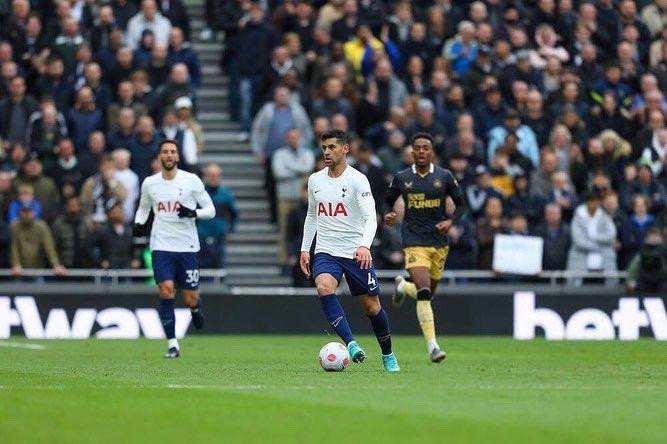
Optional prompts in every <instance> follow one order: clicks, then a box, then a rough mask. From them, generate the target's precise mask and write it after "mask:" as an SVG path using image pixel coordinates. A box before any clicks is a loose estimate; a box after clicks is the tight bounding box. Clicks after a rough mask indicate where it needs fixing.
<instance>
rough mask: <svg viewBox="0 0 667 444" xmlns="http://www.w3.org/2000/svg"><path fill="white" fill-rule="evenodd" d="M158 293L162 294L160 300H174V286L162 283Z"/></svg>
mask: <svg viewBox="0 0 667 444" xmlns="http://www.w3.org/2000/svg"><path fill="white" fill-rule="evenodd" d="M158 291H159V293H160V298H162V299H173V298H174V284H173V283H166V282H160V283H159V284H158Z"/></svg>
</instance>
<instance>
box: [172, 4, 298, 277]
mask: <svg viewBox="0 0 667 444" xmlns="http://www.w3.org/2000/svg"><path fill="white" fill-rule="evenodd" d="M230 1H231V0H230ZM184 2H185V5H186V7H187V10H188V13H189V15H190V24H191V30H192V39H193V46H194V49H196V50H197V51H198V52H199V59H200V62H201V64H202V71H203V76H202V87H201V88H200V90H199V96H198V97H199V115H198V119H199V122H200V123H201V124H202V126H203V128H204V134H205V138H206V144H205V147H204V152H203V153H202V154H201V156H200V158H199V163H200V165H201V166H203V165H204V164H206V163H209V162H215V163H217V164H219V165H220V166H221V167H222V170H223V180H222V182H223V185H224V186H226V187H228V188H229V189H231V191H232V193H233V194H234V197H235V198H236V201H237V203H238V207H239V213H240V219H239V224H238V226H237V230H236V233H234V234H232V235H231V236H230V238H229V241H228V243H227V272H228V277H227V279H226V283H227V284H228V285H230V286H242V285H249V286H285V285H289V284H290V282H291V280H290V279H289V278H287V277H283V276H282V275H281V267H280V264H279V263H278V233H277V231H276V227H275V225H273V224H272V223H271V222H270V221H269V203H268V199H267V196H266V192H265V190H264V186H263V180H264V179H263V177H264V170H263V167H262V165H260V164H259V162H258V161H257V159H256V158H255V157H254V155H253V154H252V151H251V149H250V145H249V144H248V143H239V142H238V141H237V135H238V132H239V130H240V126H239V124H238V123H236V122H234V121H232V120H231V119H230V117H229V101H228V91H227V77H226V76H225V75H224V73H221V72H220V58H221V55H222V49H223V47H224V41H223V39H222V36H220V37H219V39H218V40H216V41H210V42H202V41H199V38H198V37H199V32H200V31H201V30H202V29H203V28H204V26H205V23H206V22H205V20H204V17H205V14H206V10H205V7H204V2H203V0H184Z"/></svg>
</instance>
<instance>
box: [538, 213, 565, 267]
mask: <svg viewBox="0 0 667 444" xmlns="http://www.w3.org/2000/svg"><path fill="white" fill-rule="evenodd" d="M544 219H545V222H544V224H542V225H540V226H539V227H537V229H535V231H534V233H533V234H534V235H535V236H539V237H541V238H542V239H543V240H544V244H543V247H542V251H543V253H542V269H544V270H564V269H565V267H566V265H567V254H568V251H569V250H570V244H571V243H572V238H571V236H570V227H568V226H567V225H565V224H563V220H562V215H561V209H560V206H559V205H558V204H556V203H549V204H547V205H546V206H545V207H544Z"/></svg>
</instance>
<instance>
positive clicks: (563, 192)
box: [547, 171, 578, 221]
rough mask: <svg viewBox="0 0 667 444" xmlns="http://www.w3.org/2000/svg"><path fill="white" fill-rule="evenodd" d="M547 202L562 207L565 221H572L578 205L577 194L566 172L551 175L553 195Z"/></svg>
mask: <svg viewBox="0 0 667 444" xmlns="http://www.w3.org/2000/svg"><path fill="white" fill-rule="evenodd" d="M547 200H548V201H549V202H554V203H556V204H557V205H558V206H559V207H560V209H561V211H562V215H563V219H564V220H566V221H569V220H570V219H572V215H573V214H574V210H575V209H576V208H577V205H578V202H577V194H576V192H575V190H574V186H573V185H572V184H571V182H570V178H569V177H568V176H567V173H565V172H564V171H556V172H554V173H553V174H552V175H551V193H550V194H549V197H548V199H547Z"/></svg>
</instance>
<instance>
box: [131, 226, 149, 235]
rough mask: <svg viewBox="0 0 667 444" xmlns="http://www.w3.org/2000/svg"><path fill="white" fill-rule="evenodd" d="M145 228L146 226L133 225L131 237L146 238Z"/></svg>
mask: <svg viewBox="0 0 667 444" xmlns="http://www.w3.org/2000/svg"><path fill="white" fill-rule="evenodd" d="M146 226H147V224H134V228H132V236H134V237H144V236H146Z"/></svg>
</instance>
